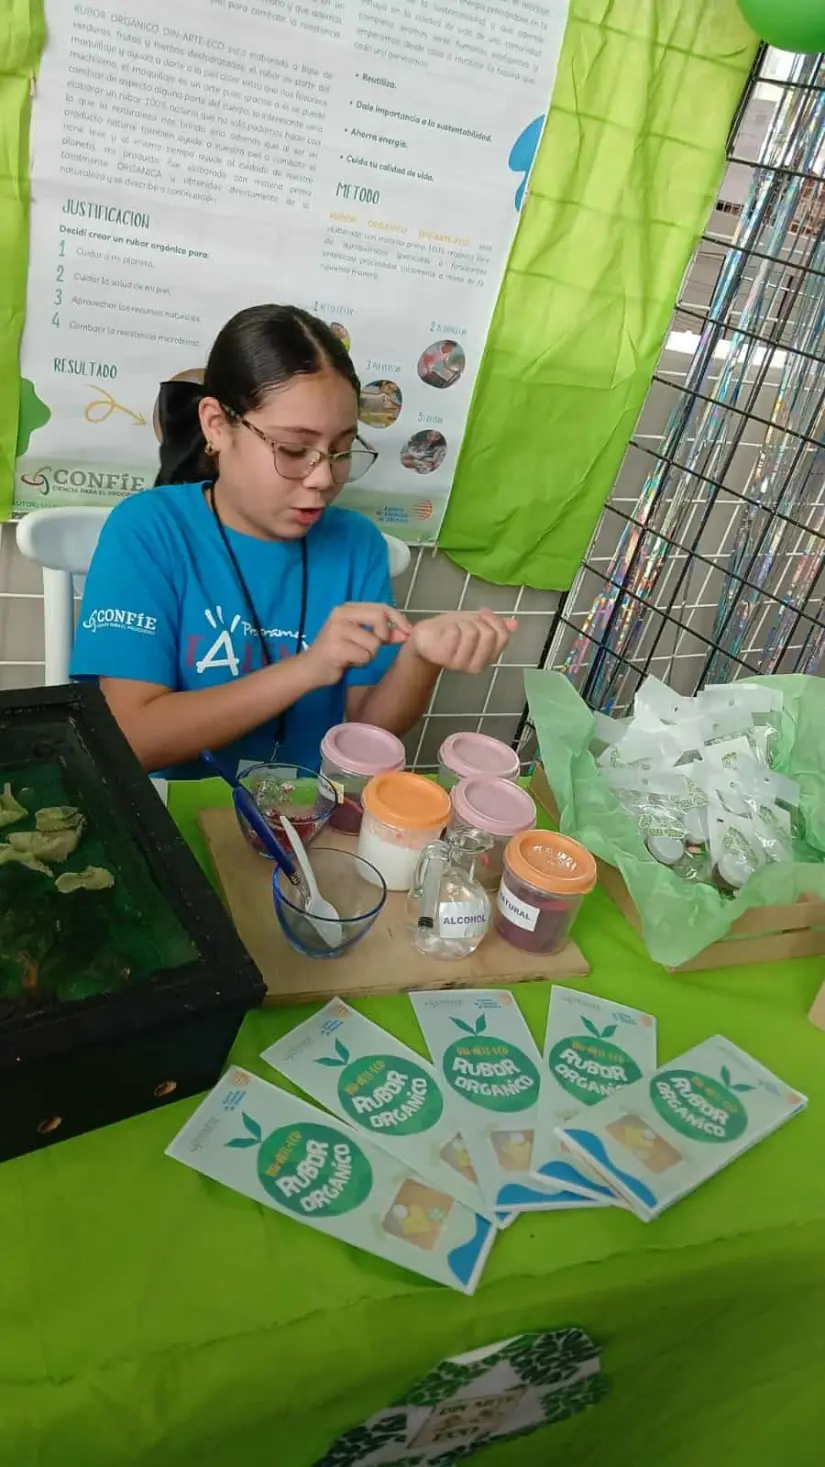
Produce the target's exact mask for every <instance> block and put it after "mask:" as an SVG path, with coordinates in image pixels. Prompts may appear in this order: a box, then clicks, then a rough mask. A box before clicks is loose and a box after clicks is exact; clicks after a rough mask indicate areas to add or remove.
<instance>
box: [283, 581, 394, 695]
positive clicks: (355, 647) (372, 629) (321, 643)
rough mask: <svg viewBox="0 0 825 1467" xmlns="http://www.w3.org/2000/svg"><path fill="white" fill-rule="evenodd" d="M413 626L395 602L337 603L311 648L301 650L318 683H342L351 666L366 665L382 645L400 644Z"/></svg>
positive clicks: (330, 685) (328, 684) (319, 684)
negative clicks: (385, 604) (338, 604)
mask: <svg viewBox="0 0 825 1467" xmlns="http://www.w3.org/2000/svg"><path fill="white" fill-rule="evenodd" d="M411 632H412V627H411V626H410V623H409V622H408V621H407V618H406V617H405V616H404V615H403V614H402V612H400V611H396V609H395V607H394V606H383V605H381V603H380V602H371V601H349V602H345V603H344V605H343V606H336V608H335V610H334V611H333V612H332V614H331V615H330V616H329V617H327V620H326V621H325V622H324V625H323V626H322V628H321V630H320V632H319V633H318V636H317V637H316V638H315V641H314V642H313V643H312V645H311V647H309V649H308V650H307V651H306V652H304V653H302V656H303V657H305V658H306V659H307V662H308V663H309V664H310V666H311V668H312V671H313V681H315V683H316V686H317V687H319V688H320V687H332V686H334V684H335V683H339V682H340V681H341V679H342V678H343V677H344V676H345V674H346V673H347V672H349V669H350V668H351V667H366V666H367V664H368V663H370V662H372V660H373V658H374V657H375V655H376V653H377V652H378V650H379V648H381V647H384V646H387V645H388V644H389V645H392V646H400V645H401V644H402V643H403V642H406V641H407V640H408V638H409V637H410V634H411Z"/></svg>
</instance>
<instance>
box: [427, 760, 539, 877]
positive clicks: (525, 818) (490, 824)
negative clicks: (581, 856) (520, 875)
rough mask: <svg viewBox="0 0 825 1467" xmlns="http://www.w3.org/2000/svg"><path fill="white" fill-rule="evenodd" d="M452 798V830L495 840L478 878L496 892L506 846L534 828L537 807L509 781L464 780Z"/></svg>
mask: <svg viewBox="0 0 825 1467" xmlns="http://www.w3.org/2000/svg"><path fill="white" fill-rule="evenodd" d="M451 798H452V802H453V813H452V815H451V816H450V824H449V827H448V828H449V829H450V830H451V831H456V832H462V831H468V830H473V831H481V832H482V834H484V835H488V836H490V837H491V838H492V846H491V847H490V849H489V850H486V851H485V852H484V853H483V855H482V856H481V857H480V859H479V861H478V863H477V865H476V877H477V879H478V880H479V881H480V882H481V884H482V886H483V887H484V888H485V889H486V890H487V891H496V890H497V889H498V885H499V882H500V881H501V873H502V871H503V869H504V852H505V849H506V847H507V843H508V841H510V840H511V839H512V837H513V836H514V835H518V834H519V833H520V832H521V831H522V830H532V829H533V827H534V826H535V823H536V807H535V805H534V803H533V801H532V800H531V798H530V796H529V795H528V793H527V791H526V790H523V789H520V788H519V786H518V785H517V784H511V783H510V781H509V780H507V779H490V778H484V777H478V778H474V779H462V780H461V781H460V783H459V784H457V785H456V786H455V788H454V789H453V790H452V792H451Z"/></svg>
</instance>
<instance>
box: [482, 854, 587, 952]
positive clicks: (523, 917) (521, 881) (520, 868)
mask: <svg viewBox="0 0 825 1467" xmlns="http://www.w3.org/2000/svg"><path fill="white" fill-rule="evenodd" d="M595 885H596V862H595V861H594V859H593V857H592V856H591V854H590V852H589V851H587V850H585V848H584V846H581V845H579V843H578V841H575V840H570V839H569V837H568V836H565V835H556V834H555V833H554V832H553V831H550V830H526V831H523V832H522V833H521V835H516V836H514V837H513V839H512V840H511V841H510V843H509V845H508V846H507V850H506V851H505V853H504V874H503V876H502V879H501V886H500V887H499V891H498V899H497V904H496V912H495V918H494V922H495V928H496V931H497V932H498V933H499V934H500V936H501V937H503V938H504V939H505V940H506V941H507V942H509V943H511V944H512V946H513V947H520V948H523V949H524V951H525V952H529V953H537V954H542V955H547V954H549V953H556V952H558V951H559V950H560V949H561V948H563V947H564V944H565V943H566V941H567V938H568V934H569V932H570V928H571V926H572V924H573V921H574V919H575V916H576V913H577V912H578V910H579V907H580V906H581V902H582V897H584V896H586V895H587V893H588V892H589V891H592V890H593V887H594V886H595Z"/></svg>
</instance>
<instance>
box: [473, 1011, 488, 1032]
mask: <svg viewBox="0 0 825 1467" xmlns="http://www.w3.org/2000/svg"><path fill="white" fill-rule="evenodd" d="M486 1028H487V1020H486V1019H485V1017H484V1015H483V1014H479V1016H478V1018H477V1019H476V1027H475V1033H476V1034H483V1033H484V1030H485V1029H486Z"/></svg>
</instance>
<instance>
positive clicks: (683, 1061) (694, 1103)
mask: <svg viewBox="0 0 825 1467" xmlns="http://www.w3.org/2000/svg"><path fill="white" fill-rule="evenodd" d="M806 1105H807V1100H806V1098H805V1096H804V1095H800V1094H799V1093H798V1092H797V1091H795V1090H789V1089H788V1087H787V1086H786V1085H785V1084H784V1082H783V1081H782V1080H778V1079H777V1078H776V1076H775V1075H772V1074H771V1073H770V1071H769V1070H766V1069H764V1068H763V1066H762V1065H760V1064H759V1063H758V1061H757V1060H755V1059H751V1057H750V1055H748V1054H745V1053H744V1051H743V1050H741V1049H738V1048H737V1047H736V1045H735V1044H731V1042H730V1040H729V1039H724V1038H722V1036H721V1035H718V1034H717V1035H716V1036H715V1038H713V1039H706V1040H705V1042H704V1043H703V1044H697V1046H696V1048H695V1049H689V1050H688V1051H687V1053H686V1054H683V1055H680V1056H679V1058H678V1059H675V1060H671V1061H670V1063H669V1064H667V1065H662V1066H661V1067H660V1068H659V1069H658V1070H656V1071H655V1072H654V1074H653V1075H651V1076H650V1077H649V1078H648V1079H641V1080H637V1081H636V1083H635V1085H629V1086H627V1087H626V1088H625V1089H622V1090H617V1091H616V1092H615V1093H614V1094H613V1095H612V1096H611V1097H610V1098H609V1099H608V1100H605V1101H604V1102H603V1103H602V1104H601V1105H600V1106H599V1107H598V1108H597V1109H595V1110H594V1111H593V1112H592V1114H590V1115H584V1116H581V1115H580V1116H578V1117H576V1119H575V1120H573V1121H572V1122H570V1123H569V1124H568V1125H567V1126H565V1127H564V1128H562V1129H561V1130H560V1131H559V1135H560V1137H561V1139H562V1141H563V1142H564V1144H565V1146H569V1147H570V1149H571V1150H572V1151H573V1152H575V1154H576V1156H578V1157H581V1158H582V1159H583V1160H584V1161H585V1162H586V1163H587V1164H588V1165H590V1166H592V1167H594V1168H595V1169H596V1171H597V1172H599V1173H600V1175H601V1176H602V1178H603V1179H604V1180H605V1181H606V1182H608V1183H609V1184H610V1186H611V1187H614V1188H615V1189H616V1191H617V1192H618V1193H619V1194H620V1195H621V1196H622V1197H624V1198H625V1200H626V1201H627V1202H628V1203H629V1204H630V1206H631V1207H632V1209H633V1211H634V1212H635V1213H637V1215H638V1216H639V1217H640V1218H642V1219H643V1220H644V1221H645V1222H648V1221H650V1220H651V1219H652V1218H654V1217H658V1215H659V1213H660V1212H664V1210H665V1208H666V1207H670V1206H672V1204H673V1203H674V1202H678V1201H679V1199H680V1198H682V1197H684V1196H685V1195H686V1194H687V1193H688V1192H692V1191H693V1190H694V1189H695V1188H696V1187H698V1186H700V1185H701V1183H702V1182H704V1181H705V1180H706V1179H707V1178H708V1177H711V1176H713V1174H714V1173H715V1172H718V1171H721V1170H722V1168H723V1167H726V1166H728V1165H729V1163H730V1162H732V1161H735V1160H736V1158H737V1156H741V1155H742V1152H743V1151H749V1150H750V1148H751V1147H752V1146H755V1145H756V1144H757V1142H759V1141H761V1140H762V1139H763V1138H764V1137H765V1136H768V1135H770V1133H771V1131H775V1130H776V1128H777V1127H778V1126H781V1125H782V1124H783V1122H784V1121H787V1120H789V1119H790V1117H791V1116H794V1115H796V1114H797V1112H799V1111H801V1110H803V1109H804V1108H805V1106H806Z"/></svg>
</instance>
